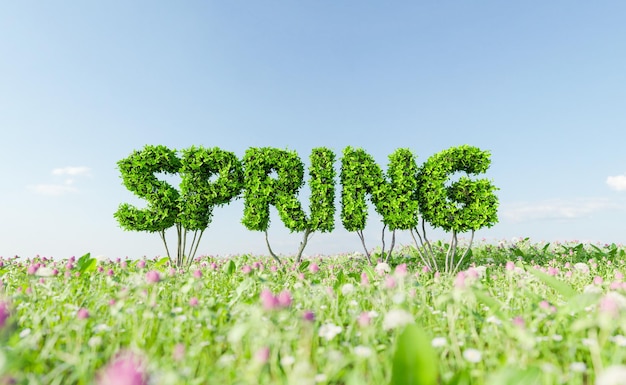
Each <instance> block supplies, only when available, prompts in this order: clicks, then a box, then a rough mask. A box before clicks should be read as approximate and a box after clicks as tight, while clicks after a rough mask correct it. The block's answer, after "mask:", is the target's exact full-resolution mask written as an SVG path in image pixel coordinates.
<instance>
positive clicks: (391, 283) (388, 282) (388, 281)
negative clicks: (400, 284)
mask: <svg viewBox="0 0 626 385" xmlns="http://www.w3.org/2000/svg"><path fill="white" fill-rule="evenodd" d="M396 286H397V282H396V279H395V278H394V277H392V276H391V275H388V276H387V277H385V287H386V288H387V289H393V288H394V287H396Z"/></svg>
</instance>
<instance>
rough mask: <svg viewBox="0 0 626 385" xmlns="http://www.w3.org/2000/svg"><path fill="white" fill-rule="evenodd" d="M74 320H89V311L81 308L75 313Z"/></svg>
mask: <svg viewBox="0 0 626 385" xmlns="http://www.w3.org/2000/svg"><path fill="white" fill-rule="evenodd" d="M76 318H78V319H87V318H89V311H88V310H87V309H85V308H84V307H81V308H80V309H78V311H77V312H76Z"/></svg>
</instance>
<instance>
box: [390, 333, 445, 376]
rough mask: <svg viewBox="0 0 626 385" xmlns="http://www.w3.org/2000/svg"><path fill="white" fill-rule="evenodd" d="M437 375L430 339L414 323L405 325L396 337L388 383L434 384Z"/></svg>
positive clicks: (436, 365) (436, 364)
mask: <svg viewBox="0 0 626 385" xmlns="http://www.w3.org/2000/svg"><path fill="white" fill-rule="evenodd" d="M438 377H439V374H438V363H437V354H436V353H435V350H434V349H433V347H432V346H431V339H430V338H429V337H428V335H427V334H426V332H425V331H424V330H423V329H422V328H420V327H419V326H417V325H416V324H409V325H407V326H406V328H405V329H404V330H403V331H402V334H400V336H399V337H398V342H397V345H396V350H395V352H394V355H393V363H392V371H391V383H390V385H436V384H437V378H438Z"/></svg>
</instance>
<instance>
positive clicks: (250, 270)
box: [241, 265, 252, 274]
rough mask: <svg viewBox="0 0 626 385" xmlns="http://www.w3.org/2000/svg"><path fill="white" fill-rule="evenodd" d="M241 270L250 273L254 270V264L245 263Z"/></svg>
mask: <svg viewBox="0 0 626 385" xmlns="http://www.w3.org/2000/svg"><path fill="white" fill-rule="evenodd" d="M241 272H242V273H244V274H250V273H251V272H252V266H250V265H243V266H242V267H241Z"/></svg>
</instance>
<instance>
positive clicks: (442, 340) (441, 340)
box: [430, 337, 448, 348]
mask: <svg viewBox="0 0 626 385" xmlns="http://www.w3.org/2000/svg"><path fill="white" fill-rule="evenodd" d="M430 344H431V345H432V346H433V348H442V347H444V346H446V345H447V344H448V341H447V340H446V337H435V338H433V340H432V341H431V342H430Z"/></svg>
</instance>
